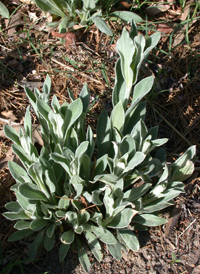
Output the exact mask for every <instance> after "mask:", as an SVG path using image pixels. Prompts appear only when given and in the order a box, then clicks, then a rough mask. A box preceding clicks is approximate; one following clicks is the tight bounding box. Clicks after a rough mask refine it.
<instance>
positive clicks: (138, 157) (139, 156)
mask: <svg viewBox="0 0 200 274" xmlns="http://www.w3.org/2000/svg"><path fill="white" fill-rule="evenodd" d="M145 157H146V155H145V154H143V153H142V152H140V151H137V152H136V153H135V155H134V157H133V158H132V159H131V160H130V161H129V162H128V165H127V167H126V168H125V169H124V171H123V173H125V172H129V171H130V170H133V169H134V168H135V167H136V166H138V165H139V164H141V163H142V162H143V160H144V159H145Z"/></svg>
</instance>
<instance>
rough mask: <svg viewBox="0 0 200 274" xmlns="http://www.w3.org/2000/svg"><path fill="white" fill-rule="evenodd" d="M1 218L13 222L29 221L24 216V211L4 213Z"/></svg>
mask: <svg viewBox="0 0 200 274" xmlns="http://www.w3.org/2000/svg"><path fill="white" fill-rule="evenodd" d="M3 216H4V217H6V218H7V219H9V220H11V221H14V220H21V219H23V220H29V219H30V218H29V217H28V216H27V215H26V214H25V212H24V210H22V209H21V210H20V211H18V212H5V213H3Z"/></svg>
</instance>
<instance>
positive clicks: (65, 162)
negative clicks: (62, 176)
mask: <svg viewBox="0 0 200 274" xmlns="http://www.w3.org/2000/svg"><path fill="white" fill-rule="evenodd" d="M51 159H53V160H54V161H55V162H56V163H59V164H60V165H61V166H62V167H63V168H64V170H65V171H66V172H67V173H68V174H69V175H70V176H72V174H71V171H70V169H69V168H70V162H69V161H68V159H66V157H65V156H63V155H60V154H58V153H55V152H54V153H52V154H51Z"/></svg>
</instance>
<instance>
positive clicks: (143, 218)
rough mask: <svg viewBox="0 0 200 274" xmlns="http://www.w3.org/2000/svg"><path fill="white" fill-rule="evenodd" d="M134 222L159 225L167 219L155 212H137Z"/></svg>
mask: <svg viewBox="0 0 200 274" xmlns="http://www.w3.org/2000/svg"><path fill="white" fill-rule="evenodd" d="M132 222H133V223H134V222H136V223H139V224H142V225H145V226H150V227H151V226H159V225H163V224H165V223H167V220H166V219H164V218H161V217H158V216H156V215H153V214H141V215H139V214H137V215H136V216H134V217H133V219H132Z"/></svg>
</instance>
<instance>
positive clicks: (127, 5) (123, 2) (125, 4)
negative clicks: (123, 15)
mask: <svg viewBox="0 0 200 274" xmlns="http://www.w3.org/2000/svg"><path fill="white" fill-rule="evenodd" d="M120 4H122V5H123V6H124V7H125V8H130V7H131V6H132V5H133V3H130V4H129V3H127V2H126V1H120Z"/></svg>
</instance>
